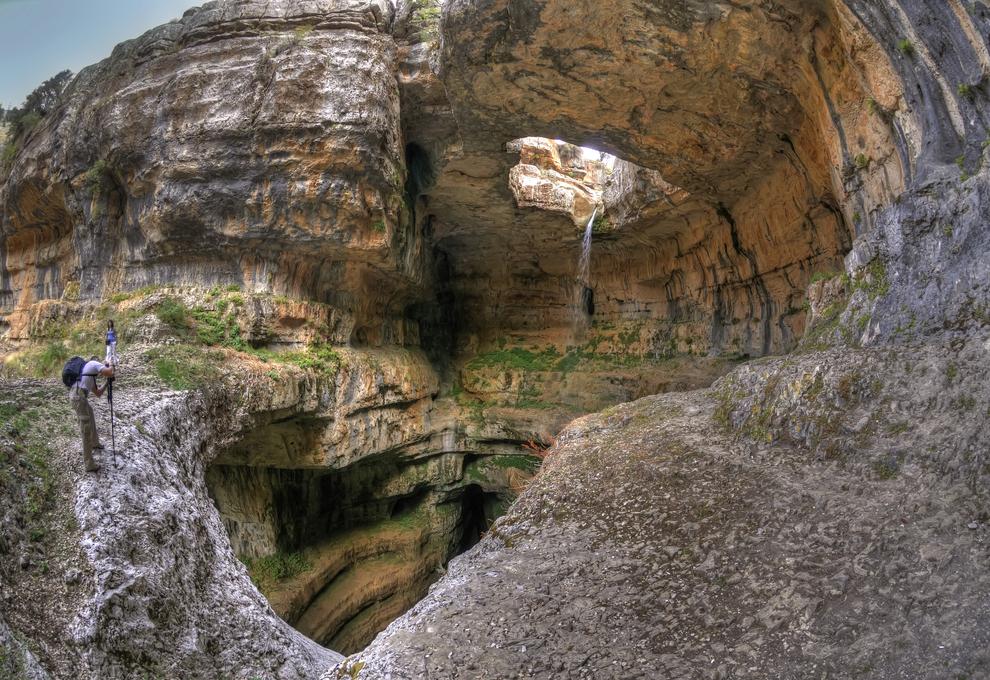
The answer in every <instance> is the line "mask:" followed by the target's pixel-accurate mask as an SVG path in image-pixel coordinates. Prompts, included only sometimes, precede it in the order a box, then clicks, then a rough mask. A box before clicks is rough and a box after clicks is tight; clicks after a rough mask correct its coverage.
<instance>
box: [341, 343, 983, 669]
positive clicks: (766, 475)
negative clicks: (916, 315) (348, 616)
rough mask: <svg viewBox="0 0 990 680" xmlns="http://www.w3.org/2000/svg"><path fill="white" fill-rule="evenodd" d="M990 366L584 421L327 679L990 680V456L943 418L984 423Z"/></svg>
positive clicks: (788, 363)
mask: <svg viewBox="0 0 990 680" xmlns="http://www.w3.org/2000/svg"><path fill="white" fill-rule="evenodd" d="M987 351H988V350H987V347H985V346H984V345H983V344H982V343H976V344H971V345H968V346H966V347H964V348H961V349H960V350H959V351H958V352H952V353H951V354H950V356H946V350H945V349H944V348H942V349H939V350H936V351H932V350H928V349H923V348H916V350H915V352H914V353H913V354H912V356H911V357H910V358H908V357H904V358H903V359H901V360H898V361H891V360H890V359H889V358H888V357H887V356H886V355H885V354H886V353H885V352H884V351H874V352H868V351H862V350H860V351H857V352H853V353H850V352H831V353H827V354H820V355H814V356H811V355H809V356H805V357H801V358H799V359H786V360H773V361H770V362H766V363H763V364H761V365H759V366H755V365H754V366H753V367H752V368H748V369H747V370H740V371H738V372H737V373H735V374H734V375H733V376H732V377H731V378H728V379H725V380H723V381H721V382H720V383H718V384H717V389H715V390H712V391H707V392H694V393H685V394H678V395H664V396H659V397H648V398H646V399H643V400H640V401H637V402H634V403H631V404H624V405H622V406H619V407H616V408H612V409H608V410H606V411H605V412H603V413H602V414H599V415H596V416H589V417H585V418H581V419H579V420H576V421H575V422H574V423H572V424H571V425H570V426H569V427H568V428H567V429H566V430H565V431H564V432H563V433H562V434H561V436H560V438H559V440H558V445H557V447H556V449H555V450H554V452H553V453H552V454H551V456H550V458H549V459H548V461H547V463H546V464H545V465H544V468H543V471H542V472H541V474H540V475H539V476H538V477H537V479H536V481H535V482H534V483H533V485H532V486H530V488H529V489H528V490H527V492H526V493H525V494H524V495H523V496H522V497H521V498H520V500H519V501H518V502H517V503H516V504H515V505H513V506H512V508H511V510H510V511H509V513H508V514H507V515H506V516H504V517H502V518H501V519H500V520H499V521H498V522H496V524H495V526H494V527H492V530H491V532H490V533H489V535H488V536H487V537H486V538H485V540H484V541H482V542H481V543H480V544H479V545H478V546H477V547H476V548H475V549H474V550H472V551H470V552H469V553H467V554H465V555H463V556H461V557H459V558H457V559H455V560H454V561H453V562H452V563H451V567H450V571H449V572H448V575H447V576H446V577H445V578H444V579H443V580H442V581H441V582H440V583H438V584H437V585H436V586H435V587H434V588H433V589H432V590H431V592H430V595H429V596H428V597H427V598H426V599H424V600H423V601H422V602H420V603H419V604H417V605H416V606H415V607H414V608H413V609H412V610H411V611H410V612H409V613H408V614H406V615H405V616H403V617H402V618H401V619H399V620H398V621H396V622H395V623H393V624H392V625H391V626H389V628H388V629H387V630H386V632H385V633H383V634H382V635H380V636H379V637H378V638H377V639H376V640H375V642H374V643H373V644H372V645H371V646H370V647H368V649H366V650H364V651H363V652H362V653H361V654H359V655H356V656H355V657H352V658H351V659H349V660H348V662H347V664H345V665H344V666H342V667H341V669H340V671H339V675H333V674H331V675H330V676H328V677H344V678H346V677H349V675H348V674H349V673H351V677H353V676H354V675H356V676H357V677H360V678H387V677H393V678H419V677H430V678H507V677H514V676H522V677H539V678H585V677H587V678H632V677H643V678H661V677H669V678H699V677H700V678H737V677H738V678H743V677H750V678H767V677H782V678H784V677H787V678H791V677H811V676H814V677H820V676H821V675H822V674H823V673H824V674H827V675H828V676H834V677H852V676H855V675H856V674H863V675H864V676H866V677H871V678H901V677H912V678H938V677H945V676H946V675H947V674H948V675H949V676H950V677H951V676H956V677H959V676H968V677H981V676H982V675H985V673H986V671H987V669H988V667H990V657H988V653H987V649H988V642H990V640H988V635H987V627H986V624H987V622H988V621H990V610H988V609H987V602H988V596H990V576H988V574H987V571H986V569H985V564H984V562H985V558H986V549H987V539H988V536H987V534H988V531H990V524H988V519H990V515H988V514H987V510H988V507H990V506H988V505H987V504H986V496H985V494H984V493H979V494H974V488H979V485H980V484H983V483H985V481H986V476H987V472H988V469H987V466H986V457H985V455H984V453H982V452H983V451H985V447H986V444H987V437H988V435H990V432H988V430H987V428H985V427H983V428H979V430H978V431H976V432H973V431H969V430H964V429H960V428H956V427H952V426H951V425H949V423H950V422H952V421H953V420H954V418H955V416H954V414H952V413H951V412H950V411H947V410H945V409H943V408H939V406H938V405H939V404H941V403H943V402H945V401H949V402H952V401H956V400H960V399H961V400H964V401H967V403H968V400H970V399H972V401H973V411H972V412H974V413H982V412H983V411H984V410H985V409H986V407H987V406H988V405H990V394H988V392H987V390H986V387H985V384H984V382H983V381H984V380H985V372H986V365H987V364H986V360H987ZM951 365H955V366H957V369H958V373H957V374H956V375H955V377H954V378H952V379H947V378H946V374H947V372H948V373H951V371H948V367H949V366H951ZM878 371H883V372H884V375H885V378H884V380H883V381H882V382H881V385H880V386H878V385H877V384H876V383H877V382H878V381H877V380H876V379H875V378H872V377H871V376H875V375H877V374H878ZM919 374H920V375H926V376H928V378H927V379H924V378H921V379H919V377H918V376H919ZM933 409H937V412H938V414H939V415H937V416H935V417H933V416H932V415H931V414H932V412H933ZM942 426H945V427H942ZM740 431H741V432H742V433H743V436H742V437H740V436H739V434H738V433H739V432H740ZM752 437H755V439H753V438H752ZM771 444H772V445H771ZM950 564H951V565H952V566H951V567H949V566H948V565H950ZM506 593H511V594H512V597H510V598H507V597H505V594H506Z"/></svg>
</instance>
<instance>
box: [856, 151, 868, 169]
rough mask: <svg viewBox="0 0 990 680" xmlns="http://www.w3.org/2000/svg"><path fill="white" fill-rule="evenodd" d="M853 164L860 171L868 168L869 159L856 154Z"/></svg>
mask: <svg viewBox="0 0 990 680" xmlns="http://www.w3.org/2000/svg"><path fill="white" fill-rule="evenodd" d="M853 163H855V164H856V167H857V168H859V169H860V170H864V169H866V168H868V167H869V166H870V157H869V156H867V155H866V154H865V153H858V154H856V157H855V158H853Z"/></svg>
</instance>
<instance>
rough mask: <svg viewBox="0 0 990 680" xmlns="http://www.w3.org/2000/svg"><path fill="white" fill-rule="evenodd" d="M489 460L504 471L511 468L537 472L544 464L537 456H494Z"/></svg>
mask: <svg viewBox="0 0 990 680" xmlns="http://www.w3.org/2000/svg"><path fill="white" fill-rule="evenodd" d="M489 460H490V461H491V463H492V465H494V466H495V467H498V468H502V469H504V470H507V469H510V468H511V469H515V470H522V471H524V472H536V471H537V470H538V469H540V465H541V464H542V461H541V460H540V459H539V458H537V457H536V456H527V455H524V454H506V455H494V456H491V457H490V458H489Z"/></svg>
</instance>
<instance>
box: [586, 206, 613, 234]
mask: <svg viewBox="0 0 990 680" xmlns="http://www.w3.org/2000/svg"><path fill="white" fill-rule="evenodd" d="M611 231H615V225H614V224H613V223H612V218H610V217H609V216H608V215H606V214H605V213H604V212H603V211H599V213H598V215H597V216H596V217H595V221H594V222H593V223H592V224H591V233H592V234H607V233H609V232H611Z"/></svg>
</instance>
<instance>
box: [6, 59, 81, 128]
mask: <svg viewBox="0 0 990 680" xmlns="http://www.w3.org/2000/svg"><path fill="white" fill-rule="evenodd" d="M70 80H72V71H70V70H68V69H66V70H64V71H59V72H58V73H56V74H55V75H53V76H52V77H51V78H49V79H48V80H46V81H45V82H43V83H42V84H41V85H39V86H38V87H36V88H34V90H33V91H32V92H31V94H29V95H28V96H27V98H25V100H24V103H23V104H21V106H20V107H19V108H14V109H8V110H7V113H6V120H7V122H8V123H10V142H11V143H12V142H13V141H14V140H16V139H17V138H19V137H21V136H22V135H24V134H26V133H28V132H30V131H31V129H32V128H33V127H34V126H35V125H37V124H38V121H40V120H41V119H42V117H44V116H46V115H47V114H48V113H50V112H51V110H52V109H54V108H55V105H56V104H58V98H59V97H60V96H61V95H62V91H63V90H65V86H66V85H68V84H69V81H70Z"/></svg>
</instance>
